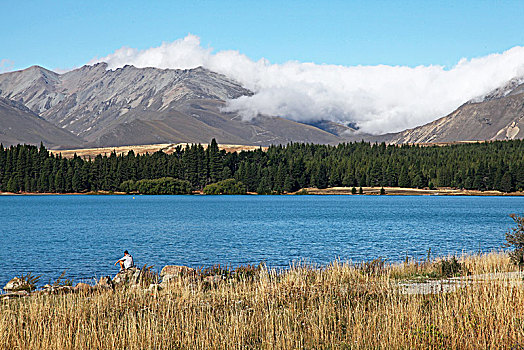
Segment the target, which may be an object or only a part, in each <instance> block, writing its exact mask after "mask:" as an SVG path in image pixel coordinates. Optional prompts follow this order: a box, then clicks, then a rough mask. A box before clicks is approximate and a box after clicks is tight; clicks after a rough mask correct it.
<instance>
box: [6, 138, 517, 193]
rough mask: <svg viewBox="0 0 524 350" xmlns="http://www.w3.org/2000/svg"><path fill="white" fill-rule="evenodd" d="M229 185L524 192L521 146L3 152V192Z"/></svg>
mask: <svg viewBox="0 0 524 350" xmlns="http://www.w3.org/2000/svg"><path fill="white" fill-rule="evenodd" d="M229 179H234V180H235V181H236V182H237V183H236V185H235V186H237V188H236V189H235V191H233V192H234V193H239V192H240V193H242V192H243V190H242V189H243V188H245V191H246V193H257V194H286V193H296V192H298V191H300V190H301V189H308V190H306V191H308V193H310V194H313V193H316V194H322V193H321V191H323V190H326V189H332V188H350V189H351V190H352V191H353V193H355V194H356V193H360V191H357V190H359V189H360V188H361V187H362V188H379V189H380V188H384V189H385V191H384V192H383V194H388V192H389V194H391V192H392V191H391V190H390V191H388V190H387V189H388V188H389V189H393V188H410V189H418V190H421V189H426V190H428V191H432V190H435V189H443V190H444V191H440V192H443V193H444V192H445V191H447V189H450V190H460V191H463V193H464V194H467V193H468V191H470V193H471V191H478V193H482V192H488V193H489V191H492V192H491V194H492V195H496V194H499V193H518V192H522V190H523V189H524V141H523V140H511V141H493V142H483V143H471V144H456V145H446V146H429V147H428V146H424V147H422V146H418V145H401V146H395V145H386V144H384V143H382V144H371V143H366V142H354V143H343V144H339V145H337V146H329V145H315V144H301V143H290V144H288V145H286V146H270V147H268V148H267V150H262V149H257V150H249V151H241V152H226V151H224V150H220V149H219V147H218V145H217V143H216V141H215V140H214V139H213V140H212V141H211V143H210V144H209V146H208V147H207V148H205V147H203V146H202V145H199V144H193V145H187V146H186V147H182V146H179V147H176V149H175V150H174V151H173V153H172V154H166V153H164V152H162V151H158V152H155V153H152V154H147V153H146V154H143V155H140V154H136V155H135V154H134V152H133V151H130V152H128V153H127V154H119V155H117V154H116V153H115V152H113V153H111V154H110V155H109V156H107V155H103V156H102V155H98V156H96V157H94V158H85V159H84V158H81V157H78V156H73V157H72V158H65V157H62V156H61V155H54V154H53V153H51V152H49V151H48V150H47V149H46V148H45V147H44V146H43V145H40V147H36V146H32V145H16V146H11V147H9V148H4V147H3V146H2V145H0V192H9V193H117V192H129V193H148V194H157V193H158V194H186V193H205V192H206V191H204V190H205V188H206V186H209V185H213V186H212V187H211V189H213V188H214V189H213V190H211V189H209V190H208V191H207V193H227V191H226V192H224V191H223V190H224V188H222V189H220V188H219V189H217V186H219V187H220V186H222V185H223V183H222V182H223V181H225V180H227V181H231V180H229ZM217 184H218V185H217ZM229 185H231V183H230V184H229ZM133 186H134V187H133ZM235 186H233V187H235ZM309 189H313V191H311V190H309ZM314 189H318V190H319V191H320V192H319V191H315V190H314ZM353 189H354V190H353ZM240 190H241V191H240ZM328 192H329V191H328ZM331 192H332V193H334V192H336V191H331ZM348 192H349V191H348ZM371 192H373V191H371ZM371 192H369V191H368V193H371ZM393 192H395V191H393ZM416 192H417V191H413V193H412V194H416ZM448 192H450V193H451V191H448ZM364 193H365V192H364ZM429 193H431V192H429ZM346 194H349V193H346Z"/></svg>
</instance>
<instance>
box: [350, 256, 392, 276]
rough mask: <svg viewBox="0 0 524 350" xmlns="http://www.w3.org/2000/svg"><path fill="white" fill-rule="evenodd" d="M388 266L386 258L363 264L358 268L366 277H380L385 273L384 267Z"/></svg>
mask: <svg viewBox="0 0 524 350" xmlns="http://www.w3.org/2000/svg"><path fill="white" fill-rule="evenodd" d="M385 265H386V259H384V258H381V257H379V258H376V259H373V260H371V261H366V262H362V263H360V264H358V265H357V268H358V269H359V270H360V272H361V273H363V274H364V275H370V276H372V275H378V274H381V273H383V272H384V271H385V270H384V267H385Z"/></svg>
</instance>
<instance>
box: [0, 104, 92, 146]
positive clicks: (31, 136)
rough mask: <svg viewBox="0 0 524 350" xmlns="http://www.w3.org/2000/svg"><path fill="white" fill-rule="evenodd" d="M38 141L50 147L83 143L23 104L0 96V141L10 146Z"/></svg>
mask: <svg viewBox="0 0 524 350" xmlns="http://www.w3.org/2000/svg"><path fill="white" fill-rule="evenodd" d="M40 142H43V143H44V144H45V145H46V146H47V147H50V148H56V147H81V146H82V144H83V141H82V139H81V138H79V137H77V136H75V135H73V134H72V133H70V132H69V131H67V130H64V129H61V128H59V127H57V126H55V125H53V124H51V123H49V122H47V121H45V120H44V119H42V118H40V117H39V116H38V115H37V114H35V113H34V112H32V111H31V110H29V109H28V108H27V107H25V106H24V105H21V104H20V103H17V102H14V101H11V100H8V99H6V98H2V97H0V143H2V144H3V145H4V146H11V145H16V144H19V143H29V144H39V143H40Z"/></svg>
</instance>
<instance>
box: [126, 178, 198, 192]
mask: <svg viewBox="0 0 524 350" xmlns="http://www.w3.org/2000/svg"><path fill="white" fill-rule="evenodd" d="M120 189H121V190H122V191H124V192H126V193H140V194H191V183H189V181H186V180H180V179H174V178H172V177H162V178H160V179H153V180H139V181H133V180H127V181H124V182H123V183H122V184H121V185H120Z"/></svg>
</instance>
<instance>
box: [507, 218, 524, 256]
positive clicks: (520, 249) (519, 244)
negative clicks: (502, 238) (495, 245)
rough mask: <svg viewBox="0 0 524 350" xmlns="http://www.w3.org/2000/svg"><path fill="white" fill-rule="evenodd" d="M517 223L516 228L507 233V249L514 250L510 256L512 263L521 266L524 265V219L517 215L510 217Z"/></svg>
mask: <svg viewBox="0 0 524 350" xmlns="http://www.w3.org/2000/svg"><path fill="white" fill-rule="evenodd" d="M509 216H510V217H511V218H512V219H513V221H515V224H516V225H517V226H516V227H512V228H511V229H510V230H509V231H507V232H506V243H505V244H504V246H505V247H506V248H508V247H511V248H513V250H512V251H510V253H509V256H510V258H511V261H512V262H513V263H514V264H516V265H519V266H522V265H524V217H522V216H519V215H517V214H510V215H509Z"/></svg>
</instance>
